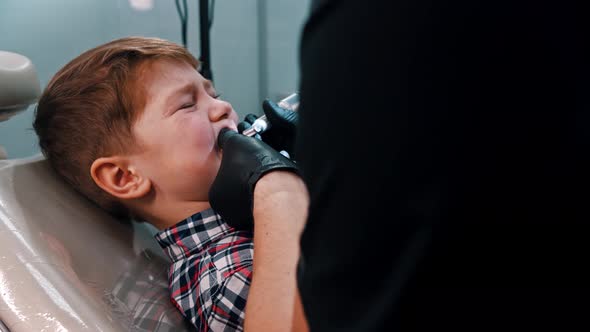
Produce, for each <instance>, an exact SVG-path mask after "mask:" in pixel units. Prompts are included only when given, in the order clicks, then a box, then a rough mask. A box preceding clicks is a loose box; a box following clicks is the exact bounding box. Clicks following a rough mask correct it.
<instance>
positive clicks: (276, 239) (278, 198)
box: [244, 171, 309, 331]
mask: <svg viewBox="0 0 590 332" xmlns="http://www.w3.org/2000/svg"><path fill="white" fill-rule="evenodd" d="M308 202H309V198H308V194H307V190H306V189H305V186H304V184H303V182H302V181H301V179H300V178H299V177H298V176H296V175H295V174H293V173H289V172H281V171H277V172H272V173H269V174H267V175H265V176H264V177H263V178H261V179H260V181H259V182H258V183H257V184H256V189H255V192H254V262H253V274H252V285H251V286H250V291H249V294H248V301H247V304H246V310H245V314H246V317H245V322H244V330H245V331H290V330H291V329H292V328H293V324H294V318H295V319H296V320H295V322H297V321H300V320H301V318H302V317H301V316H300V315H299V316H298V317H294V313H296V312H297V311H296V310H294V309H295V305H296V303H297V301H296V297H297V279H296V269H297V262H298V259H299V236H300V234H301V231H302V229H303V225H304V224H305V220H306V218H307V208H308ZM295 325H297V324H295Z"/></svg>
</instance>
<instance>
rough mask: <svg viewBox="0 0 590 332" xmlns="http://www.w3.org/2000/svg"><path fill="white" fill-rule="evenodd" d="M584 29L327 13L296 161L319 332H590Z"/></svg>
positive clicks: (324, 5)
mask: <svg viewBox="0 0 590 332" xmlns="http://www.w3.org/2000/svg"><path fill="white" fill-rule="evenodd" d="M580 3H582V2H580ZM584 13H586V11H585V10H583V8H582V7H581V5H580V6H578V5H577V4H572V3H570V2H567V1H560V2H554V3H552V4H545V3H542V2H534V1H518V0H514V1H475V0H471V1H417V0H413V1H409V0H408V1H395V0H384V1H358V0H357V1H354V0H340V1H336V0H335V1H329V0H324V1H315V2H314V3H313V5H312V13H311V15H310V17H309V20H308V22H307V24H306V26H305V28H304V31H303V35H302V40H301V53H300V56H301V58H300V61H301V63H300V66H301V85H300V95H301V106H300V110H299V112H300V118H299V121H300V122H299V123H300V125H299V128H298V132H297V143H296V150H295V151H296V154H297V156H298V158H297V161H298V165H299V167H300V169H301V171H302V174H303V177H304V180H305V182H306V184H307V185H308V188H309V190H310V195H311V207H310V214H309V219H308V224H307V226H306V229H305V231H304V234H303V237H302V240H301V244H302V252H303V258H302V263H303V264H302V266H303V268H302V270H301V271H300V275H299V287H300V291H301V294H302V300H303V304H304V309H305V313H306V316H307V319H308V322H309V324H310V327H311V330H312V331H322V332H323V331H381V330H388V331H389V330H397V329H401V330H403V331H406V330H426V329H427V327H429V326H439V327H449V328H451V329H455V330H456V329H467V330H472V331H481V330H485V329H496V328H500V329H503V330H506V329H513V328H526V329H527V330H531V329H532V328H535V327H551V326H552V325H554V326H557V327H563V326H565V325H570V324H571V326H583V325H580V324H585V325H586V326H585V329H586V330H587V329H588V326H587V325H588V324H589V322H590V320H589V321H584V320H583V319H582V318H583V317H585V316H586V315H587V312H588V311H587V309H589V305H588V299H590V297H588V295H589V293H590V292H588V291H585V290H584V289H583V288H584V287H585V286H587V285H588V282H589V281H590V273H588V272H586V270H587V268H586V266H585V265H586V264H587V262H588V261H589V259H588V258H589V257H590V240H589V239H588V237H589V235H590V232H588V230H589V229H590V227H588V226H587V224H588V223H589V222H590V199H589V198H590V195H589V194H588V191H589V188H590V182H589V181H588V175H587V174H588V172H590V70H589V67H590V66H589V63H590V60H589V59H590V52H589V47H588V45H589V44H590V38H588V37H587V36H586V35H587V31H590V28H589V27H588V21H589V20H588V19H587V18H586V17H585V14H584ZM580 300H582V301H584V302H580ZM512 321H514V323H509V322H512Z"/></svg>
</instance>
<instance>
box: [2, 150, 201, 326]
mask: <svg viewBox="0 0 590 332" xmlns="http://www.w3.org/2000/svg"><path fill="white" fill-rule="evenodd" d="M148 226H149V225H146V224H138V223H131V224H126V223H121V222H119V221H117V220H115V219H113V218H112V217H110V216H109V215H108V214H106V213H105V212H104V211H102V210H100V209H99V208H97V207H95V206H94V205H93V204H92V203H90V202H89V201H87V200H86V199H85V198H84V197H82V196H81V195H79V194H78V193H76V192H75V191H74V190H72V189H71V188H69V186H67V185H66V184H65V183H63V182H62V181H61V179H60V178H58V177H57V175H56V174H55V173H54V172H53V170H52V169H51V168H50V167H49V165H48V163H47V161H46V160H44V159H43V157H42V156H40V155H39V156H35V157H31V158H27V159H17V160H0V330H1V329H9V330H10V331H11V332H19V331H41V330H44V331H66V330H67V331H186V330H189V328H188V325H187V323H186V321H185V320H184V319H183V318H182V316H181V315H180V313H179V312H178V310H177V309H176V308H175V307H174V306H173V305H172V304H171V303H170V300H169V295H168V289H167V269H168V266H169V262H168V260H167V259H166V258H165V256H164V255H163V253H162V251H161V249H160V248H159V247H158V245H157V243H156V242H155V239H153V237H152V234H153V232H154V229H153V228H151V226H150V227H148ZM2 325H4V327H3V326H2Z"/></svg>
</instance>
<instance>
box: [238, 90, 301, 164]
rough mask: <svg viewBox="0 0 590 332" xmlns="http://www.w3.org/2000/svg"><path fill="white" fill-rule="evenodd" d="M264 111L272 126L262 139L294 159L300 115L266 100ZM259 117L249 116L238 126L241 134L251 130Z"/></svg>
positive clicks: (263, 134) (263, 105)
mask: <svg viewBox="0 0 590 332" xmlns="http://www.w3.org/2000/svg"><path fill="white" fill-rule="evenodd" d="M262 109H263V110H264V114H265V115H266V119H267V121H269V122H270V124H271V125H272V126H271V127H270V129H268V130H267V131H265V132H264V133H262V134H261V135H260V138H261V139H262V140H263V141H264V142H265V143H266V144H268V145H270V146H272V147H273V148H274V149H275V150H277V151H281V150H285V151H287V152H288V153H289V155H290V156H291V158H293V157H294V156H293V147H294V146H295V133H296V131H297V121H298V116H299V115H298V113H297V112H293V111H290V110H285V109H283V108H281V107H280V106H279V105H277V103H275V102H274V101H271V100H269V99H266V100H265V101H264V102H263V103H262ZM256 119H258V117H257V116H256V115H254V114H248V115H246V117H245V118H244V121H242V122H240V123H239V124H238V131H239V132H240V133H242V132H244V130H246V129H248V128H250V127H251V126H252V123H254V121H256Z"/></svg>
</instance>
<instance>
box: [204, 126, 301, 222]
mask: <svg viewBox="0 0 590 332" xmlns="http://www.w3.org/2000/svg"><path fill="white" fill-rule="evenodd" d="M217 144H218V145H219V147H220V148H221V149H222V151H223V157H222V159H221V166H220V167H219V172H218V173H217V177H216V178H215V180H214V181H213V184H212V185H211V189H210V190H209V203H210V204H211V207H212V208H213V209H214V210H215V211H216V212H217V213H219V214H220V215H221V216H222V217H223V219H224V220H225V222H227V223H228V224H229V225H230V226H232V227H234V228H237V229H251V228H252V226H253V221H254V217H253V215H252V207H253V201H254V186H255V185H256V182H258V180H259V179H260V178H261V177H262V175H264V174H266V173H268V172H270V171H274V170H279V169H281V170H288V171H292V172H295V173H297V174H298V173H299V171H298V169H297V166H296V165H295V164H294V163H293V162H292V161H291V160H289V159H288V158H286V157H285V156H283V155H281V154H280V153H278V152H277V151H276V150H274V149H273V148H271V147H270V146H268V145H267V144H266V143H264V142H262V141H260V140H258V139H255V138H252V137H247V136H244V135H240V134H238V133H237V132H235V131H232V130H230V129H222V130H221V132H220V133H219V137H218V138H217Z"/></svg>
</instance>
